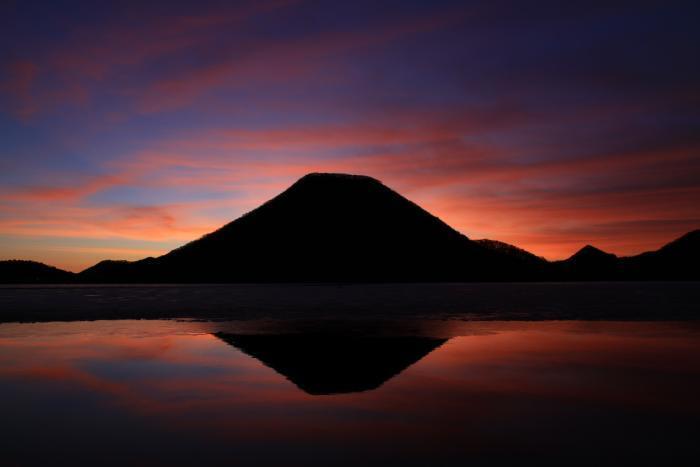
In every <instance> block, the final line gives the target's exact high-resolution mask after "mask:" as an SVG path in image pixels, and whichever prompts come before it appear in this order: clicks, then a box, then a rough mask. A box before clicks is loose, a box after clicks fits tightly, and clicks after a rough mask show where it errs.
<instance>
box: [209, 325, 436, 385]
mask: <svg viewBox="0 0 700 467" xmlns="http://www.w3.org/2000/svg"><path fill="white" fill-rule="evenodd" d="M216 336H217V337H218V338H219V339H221V340H223V341H224V342H226V343H228V344H230V345H232V346H234V347H236V348H237V349H239V350H241V351H242V352H244V353H246V354H248V355H250V356H251V357H254V358H256V359H258V360H260V361H261V362H262V363H264V364H265V365H266V366H268V367H270V368H272V369H273V370H275V371H276V372H277V373H279V374H281V375H282V376H284V377H286V378H287V379H289V380H290V381H291V382H292V383H294V384H295V385H296V386H297V387H298V388H299V389H301V390H303V391H305V392H307V393H308V394H312V395H322V394H340V393H348V392H361V391H369V390H372V389H376V388H378V387H379V386H381V385H382V384H384V383H385V382H386V381H388V380H389V379H391V378H393V377H394V376H396V375H398V374H399V373H401V372H402V371H403V370H405V369H406V368H408V367H409V366H411V365H413V364H414V363H416V362H417V361H419V360H420V359H421V358H423V357H425V356H426V355H428V354H429V353H430V352H432V351H433V350H435V349H436V348H438V347H439V346H441V345H442V344H443V343H445V342H446V341H447V339H442V338H433V337H422V336H344V335H327V334H308V333H299V334H263V335H261V334H226V333H219V334H216Z"/></svg>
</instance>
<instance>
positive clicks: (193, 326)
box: [0, 320, 700, 466]
mask: <svg viewBox="0 0 700 467" xmlns="http://www.w3.org/2000/svg"><path fill="white" fill-rule="evenodd" d="M228 344H231V345H228ZM251 357H254V358H251ZM698 362H700V329H699V327H698V325H697V324H695V323H693V322H678V323H673V322H617V323H616V322H573V321H569V322H562V321H560V322H512V321H511V322H461V321H438V320H433V321H430V320H427V321H420V320H419V321H411V322H409V321H406V320H403V321H401V322H398V323H397V322H383V323H377V322H375V323H360V322H357V321H351V322H338V323H330V322H323V323H320V322H309V323H300V322H292V321H285V322H263V321H255V322H253V321H240V322H177V321H95V322H72V323H57V322H54V323H37V324H0V413H2V416H3V423H2V424H0V465H3V466H4V465H8V466H13V465H17V466H45V465H53V466H55V465H91V464H92V463H94V460H95V459H100V461H99V463H100V465H103V466H117V465H149V466H150V465H168V466H189V465H232V464H235V465H243V466H248V465H250V466H253V465H255V466H260V465H281V464H284V465H305V466H329V465H348V466H350V465H352V466H355V465H415V466H425V465H448V466H449V465H455V466H461V465H465V463H466V462H467V460H468V463H469V464H470V465H494V464H496V465H513V464H518V463H523V462H526V463H534V462H538V463H545V464H557V465H575V464H583V465H604V464H608V465H620V464H623V465H624V464H630V463H636V464H637V465H638V464H640V463H641V464H644V463H655V464H656V465H674V466H678V465H694V464H693V463H691V462H688V461H687V460H690V459H697V456H698V454H700V448H698V445H697V442H696V438H697V436H696V433H697V426H698V422H699V421H700V402H698V398H697V394H698V392H700V363H698ZM281 375H283V376H284V377H283V376H281ZM285 377H286V378H287V379H288V380H287V379H285ZM290 381H291V383H290ZM292 383H293V384H292ZM295 385H296V386H295ZM300 388H301V390H300ZM319 394H327V395H324V396H320V395H319ZM331 394H332V395H331Z"/></svg>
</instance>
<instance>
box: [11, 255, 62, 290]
mask: <svg viewBox="0 0 700 467" xmlns="http://www.w3.org/2000/svg"><path fill="white" fill-rule="evenodd" d="M74 281H75V274H73V273H72V272H68V271H63V270H61V269H58V268H55V267H53V266H47V265H46V264H43V263H38V262H36V261H25V260H17V259H11V260H7V261H0V283H2V284H46V283H70V282H74Z"/></svg>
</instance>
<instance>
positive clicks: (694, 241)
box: [0, 173, 700, 283]
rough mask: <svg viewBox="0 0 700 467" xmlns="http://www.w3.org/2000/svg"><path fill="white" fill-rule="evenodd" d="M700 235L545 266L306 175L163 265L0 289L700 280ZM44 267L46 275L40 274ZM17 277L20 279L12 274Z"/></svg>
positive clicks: (421, 213)
mask: <svg viewBox="0 0 700 467" xmlns="http://www.w3.org/2000/svg"><path fill="white" fill-rule="evenodd" d="M699 249H700V231H694V232H690V233H688V234H686V235H684V236H683V237H681V238H679V239H678V240H676V241H674V242H671V243H669V244H668V245H666V246H664V247H663V248H661V249H660V250H658V251H655V252H648V253H643V254H641V255H637V256H633V257H627V258H618V257H616V256H615V255H611V254H609V253H605V252H603V251H601V250H598V249H597V248H594V247H592V246H586V247H584V248H583V249H581V250H580V251H579V252H578V253H576V254H575V255H573V256H572V257H571V258H569V259H567V260H563V261H555V262H548V261H546V260H545V259H544V258H540V257H538V256H535V255H533V254H532V253H529V252H527V251H525V250H522V249H520V248H517V247H515V246H513V245H509V244H507V243H503V242H499V241H496V240H486V239H485V240H471V239H469V238H467V237H466V236H465V235H463V234H461V233H459V232H457V231H456V230H454V229H453V228H451V227H450V226H448V225H447V224H445V223H444V222H443V221H441V220H440V219H438V218H437V217H435V216H433V215H432V214H430V213H428V212H427V211H425V210H424V209H422V208H420V207H419V206H417V205H416V204H414V203H413V202H411V201H409V200H407V199H406V198H404V197H403V196H401V195H399V194H398V193H396V192H395V191H393V190H391V189H389V188H387V187H386V186H385V185H383V184H382V183H381V182H379V181H378V180H375V179H373V178H370V177H366V176H361V175H345V174H320V173H314V174H309V175H306V176H304V177H302V178H301V179H299V180H298V181H297V182H296V183H294V184H293V185H292V186H291V187H289V188H288V189H287V190H285V191H284V192H282V193H281V194H279V195H278V196H276V197H275V198H273V199H271V200H270V201H268V202H266V203H264V204H263V205H262V206H260V207H258V208H257V209H254V210H253V211H251V212H249V213H247V214H245V215H243V216H241V217H240V218H238V219H236V220H234V221H232V222H230V223H228V224H226V225H225V226H223V227H221V228H220V229H218V230H216V231H214V232H212V233H210V234H207V235H205V236H203V237H202V238H199V239H197V240H195V241H193V242H190V243H188V244H186V245H183V246H182V247H180V248H177V249H175V250H173V251H171V252H169V253H167V254H165V255H163V256H160V257H157V258H145V259H142V260H139V261H131V262H130V261H111V260H107V261H102V262H100V263H98V264H96V265H94V266H92V267H90V268H88V269H86V270H84V271H82V272H81V273H79V274H77V275H76V276H72V275H70V273H67V272H65V271H59V270H55V271H58V272H62V273H63V275H57V274H54V275H53V276H52V275H49V274H46V275H43V276H41V275H35V276H25V275H24V274H25V272H24V269H22V268H21V267H20V265H19V264H10V265H8V266H7V267H6V269H5V271H6V272H5V276H3V277H2V278H0V280H2V282H5V283H7V282H18V281H21V280H20V279H21V278H22V277H28V278H30V279H31V278H33V280H31V282H63V281H67V280H76V281H78V282H84V283H179V282H182V283H207V282H212V283H216V282H219V283H226V282H411V281H426V282H438V281H535V280H680V279H684V280H690V279H700V273H699V272H698V267H697V265H698V264H699V262H700V254H699ZM45 267H46V266H45ZM13 268H14V269H16V273H13V272H12V271H13V270H14V269H13Z"/></svg>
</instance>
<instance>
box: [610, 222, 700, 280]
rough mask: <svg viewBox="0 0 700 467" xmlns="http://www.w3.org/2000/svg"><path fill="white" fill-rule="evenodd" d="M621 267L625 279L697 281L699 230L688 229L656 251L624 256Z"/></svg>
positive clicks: (699, 277) (699, 261)
mask: <svg viewBox="0 0 700 467" xmlns="http://www.w3.org/2000/svg"><path fill="white" fill-rule="evenodd" d="M620 268H621V270H622V272H621V275H622V277H624V278H626V279H650V280H689V279H693V280H698V279H700V230H694V231H692V232H688V233H687V234H685V235H683V236H682V237H680V238H678V239H676V240H674V241H672V242H671V243H669V244H667V245H665V246H663V247H661V248H660V249H658V250H656V251H649V252H646V253H642V254H640V255H637V256H631V257H628V258H622V259H621V261H620Z"/></svg>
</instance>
